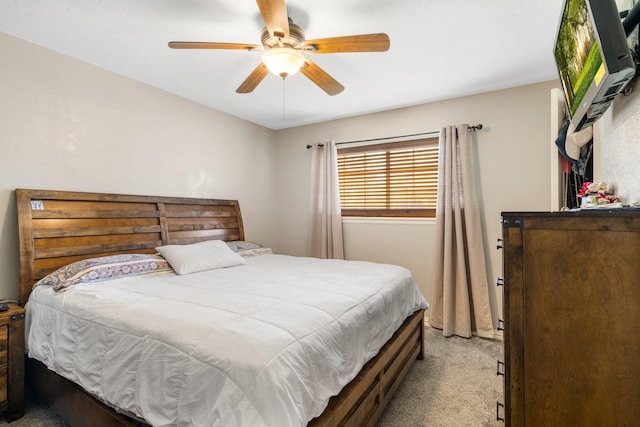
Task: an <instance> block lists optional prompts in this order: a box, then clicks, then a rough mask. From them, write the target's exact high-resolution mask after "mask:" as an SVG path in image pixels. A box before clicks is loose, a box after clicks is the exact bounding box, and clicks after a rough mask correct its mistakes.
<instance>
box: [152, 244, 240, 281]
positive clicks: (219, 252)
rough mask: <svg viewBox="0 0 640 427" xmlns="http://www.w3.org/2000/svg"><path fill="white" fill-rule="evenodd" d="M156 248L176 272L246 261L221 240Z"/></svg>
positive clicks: (202, 269)
mask: <svg viewBox="0 0 640 427" xmlns="http://www.w3.org/2000/svg"><path fill="white" fill-rule="evenodd" d="M156 250H157V251H158V252H159V253H160V255H162V256H163V257H164V258H165V259H166V260H167V261H168V262H169V264H170V265H171V267H172V268H173V269H174V270H175V272H176V273H178V274H189V273H195V272H197V271H204V270H213V269H215V268H224V267H233V266H235V265H242V264H246V263H247V262H246V261H245V260H244V258H242V257H241V256H240V255H238V254H236V253H234V252H233V251H232V250H231V249H230V248H229V246H227V244H226V243H225V242H224V241H222V240H207V241H205V242H200V243H193V244H191V245H167V246H160V247H157V248H156Z"/></svg>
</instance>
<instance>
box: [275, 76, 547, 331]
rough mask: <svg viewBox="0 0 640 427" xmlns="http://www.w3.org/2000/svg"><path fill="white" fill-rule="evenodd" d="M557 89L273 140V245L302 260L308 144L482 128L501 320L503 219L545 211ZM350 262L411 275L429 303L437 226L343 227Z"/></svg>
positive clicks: (479, 138)
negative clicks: (395, 267)
mask: <svg viewBox="0 0 640 427" xmlns="http://www.w3.org/2000/svg"><path fill="white" fill-rule="evenodd" d="M556 85H557V82H546V83H540V84H534V85H529V86H524V87H519V88H515V89H508V90H502V91H498V92H492V93H486V94H481V95H475V96H469V97H464V98H458V99H452V100H447V101H442V102H435V103H432V104H426V105H420V106H416V107H411V108H405V109H399V110H394V111H388V112H384V113H378V114H371V115H365V116H359V117H354V118H349V119H343V120H336V121H332V122H327V123H321V124H316V125H309V126H304V127H299V128H294V129H287V130H281V131H279V132H278V133H277V148H276V150H277V156H276V159H277V185H278V187H279V188H282V189H286V191H279V192H278V196H277V197H278V205H279V206H280V207H281V208H280V210H279V214H278V233H277V234H278V243H277V247H278V249H279V250H281V251H282V252H284V253H289V254H293V255H304V254H305V253H306V235H307V209H308V205H309V197H308V190H309V160H310V158H309V157H310V156H309V151H308V150H307V149H306V148H305V146H306V145H307V144H311V143H315V142H319V141H324V140H329V139H333V140H335V141H336V142H341V141H352V140H361V139H369V138H380V137H385V136H395V135H405V134H413V133H418V132H427V131H433V130H439V129H440V127H441V126H444V125H448V124H457V123H468V124H477V123H482V124H483V125H484V129H483V130H482V131H480V132H477V134H476V136H475V138H474V145H475V151H476V153H477V155H478V164H479V169H478V177H479V181H478V182H479V185H480V189H479V192H480V203H481V206H482V213H481V215H482V218H481V220H482V224H483V228H484V232H485V238H486V244H485V246H486V248H485V251H486V253H487V254H488V261H487V264H488V276H489V280H490V295H491V299H492V311H493V314H494V320H496V319H497V318H498V316H501V313H502V294H501V291H497V290H496V287H495V286H494V282H495V277H497V276H501V275H502V260H501V256H502V254H501V252H500V251H498V250H497V249H496V244H495V243H496V239H497V238H498V237H500V236H501V229H500V212H501V211H518V210H549V209H550V197H549V187H550V165H549V144H550V143H549V135H550V124H549V123H550V120H549V117H550V102H549V93H550V90H551V88H553V87H556ZM343 230H344V234H345V253H346V256H347V257H348V258H349V259H363V260H372V261H378V262H390V263H396V264H400V265H403V266H405V267H407V268H409V269H410V270H411V271H412V272H413V274H414V276H415V277H416V279H417V281H418V283H419V286H420V289H421V290H422V292H423V294H424V295H425V296H426V297H427V299H429V298H430V296H431V289H432V271H433V264H432V262H431V259H432V257H433V253H434V223H433V222H432V221H428V220H427V221H423V222H415V221H409V222H401V221H392V222H385V221H379V222H370V221H367V222H364V223H357V222H349V223H345V224H344V225H343Z"/></svg>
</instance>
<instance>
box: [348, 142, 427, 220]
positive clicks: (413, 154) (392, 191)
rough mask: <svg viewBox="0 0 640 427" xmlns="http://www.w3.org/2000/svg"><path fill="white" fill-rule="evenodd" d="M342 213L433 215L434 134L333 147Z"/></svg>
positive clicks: (370, 215)
mask: <svg viewBox="0 0 640 427" xmlns="http://www.w3.org/2000/svg"><path fill="white" fill-rule="evenodd" d="M338 176H339V180H340V202H341V205H342V216H368V217H431V218H433V217H435V214H436V202H437V197H438V138H428V139H419V140H413V141H402V142H393V143H386V144H377V145H367V146H361V147H349V148H340V149H338Z"/></svg>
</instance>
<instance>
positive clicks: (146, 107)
mask: <svg viewBox="0 0 640 427" xmlns="http://www.w3.org/2000/svg"><path fill="white" fill-rule="evenodd" d="M0 52H2V59H1V62H0V100H2V102H0V148H1V151H0V233H1V236H2V239H1V240H0V299H15V298H17V295H18V268H19V267H18V237H17V227H16V212H15V198H14V195H13V190H14V189H15V188H17V187H22V188H41V189H54V190H73V191H92V192H114V193H128V194H152V195H168V196H186V197H212V198H233V199H238V200H239V201H240V206H241V208H242V210H243V215H244V225H245V229H246V233H247V238H249V239H253V240H256V241H261V242H264V243H265V244H274V243H275V224H276V221H275V216H276V206H275V203H274V200H275V191H276V187H275V174H274V170H275V168H274V164H275V150H274V148H273V147H274V139H273V136H274V133H273V131H271V130H268V129H265V128H262V127H260V126H256V125H252V124H250V123H248V122H246V121H244V120H240V119H237V118H234V117H231V116H229V115H226V114H223V113H220V112H217V111H214V110H211V109H209V108H205V107H203V106H200V105H198V104H195V103H193V102H190V101H187V100H185V99H183V98H179V97H176V96H173V95H170V94H168V93H166V92H163V91H160V90H158V89H154V88H152V87H149V86H146V85H143V84H140V83H137V82H135V81H133V80H130V79H127V78H125V77H122V76H119V75H116V74H113V73H111V72H108V71H105V70H102V69H100V68H97V67H94V66H92V65H89V64H86V63H82V62H79V61H76V60H73V59H70V58H68V57H65V56H63V55H59V54H57V53H54V52H52V51H49V50H46V49H43V48H40V47H37V46H35V45H32V44H29V43H26V42H24V41H20V40H18V39H15V38H12V37H9V36H7V35H4V34H2V33H0Z"/></svg>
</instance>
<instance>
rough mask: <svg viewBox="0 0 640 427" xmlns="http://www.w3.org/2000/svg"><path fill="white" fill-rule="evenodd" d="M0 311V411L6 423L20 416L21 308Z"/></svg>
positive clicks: (21, 375) (22, 322) (22, 355)
mask: <svg viewBox="0 0 640 427" xmlns="http://www.w3.org/2000/svg"><path fill="white" fill-rule="evenodd" d="M8 305H9V310H7V311H2V312H0V410H2V412H3V413H5V414H6V416H7V421H14V420H17V419H18V418H20V417H22V415H24V308H22V307H20V306H18V305H15V304H8Z"/></svg>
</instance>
